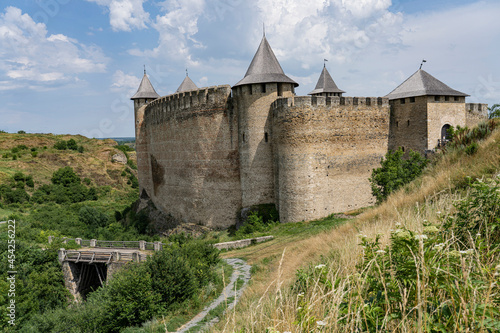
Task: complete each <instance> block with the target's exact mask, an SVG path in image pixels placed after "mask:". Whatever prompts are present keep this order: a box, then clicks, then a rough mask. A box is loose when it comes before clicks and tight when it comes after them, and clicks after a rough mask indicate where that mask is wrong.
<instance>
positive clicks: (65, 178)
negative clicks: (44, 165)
mask: <svg viewBox="0 0 500 333" xmlns="http://www.w3.org/2000/svg"><path fill="white" fill-rule="evenodd" d="M80 182H81V179H80V177H78V175H77V174H76V173H75V171H73V168H71V167H69V166H67V167H64V168H60V169H59V170H57V171H56V172H54V174H53V175H52V184H55V185H63V186H65V187H69V186H70V185H72V184H80Z"/></svg>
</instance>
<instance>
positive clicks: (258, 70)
mask: <svg viewBox="0 0 500 333" xmlns="http://www.w3.org/2000/svg"><path fill="white" fill-rule="evenodd" d="M268 82H283V83H293V84H294V85H295V87H297V86H298V85H299V84H298V83H297V82H295V81H294V80H292V79H290V78H289V77H288V76H286V75H285V73H284V72H283V69H282V68H281V65H280V63H279V62H278V59H276V56H275V55H274V52H273V50H272V49H271V46H270V45H269V43H268V42H267V39H266V36H264V37H262V41H261V42H260V45H259V48H258V49H257V52H256V53H255V55H254V57H253V59H252V62H251V63H250V66H249V67H248V70H247V72H246V74H245V77H244V78H243V79H242V80H241V81H240V82H238V83H236V84H235V85H234V87H237V86H241V85H244V84H254V83H268Z"/></svg>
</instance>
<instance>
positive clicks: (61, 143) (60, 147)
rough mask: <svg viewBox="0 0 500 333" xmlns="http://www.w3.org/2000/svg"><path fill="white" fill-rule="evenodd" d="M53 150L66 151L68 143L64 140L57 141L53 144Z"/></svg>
mask: <svg viewBox="0 0 500 333" xmlns="http://www.w3.org/2000/svg"><path fill="white" fill-rule="evenodd" d="M54 149H57V150H66V149H68V143H67V142H66V141H64V140H59V141H57V142H56V143H55V144H54Z"/></svg>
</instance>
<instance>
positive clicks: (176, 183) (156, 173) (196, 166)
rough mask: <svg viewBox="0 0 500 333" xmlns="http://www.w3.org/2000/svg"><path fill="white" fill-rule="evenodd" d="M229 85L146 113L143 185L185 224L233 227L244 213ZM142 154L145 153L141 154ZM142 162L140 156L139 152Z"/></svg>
mask: <svg viewBox="0 0 500 333" xmlns="http://www.w3.org/2000/svg"><path fill="white" fill-rule="evenodd" d="M230 96H231V87H230V86H229V85H224V86H216V87H209V88H202V89H198V90H193V91H188V92H181V93H176V94H173V95H169V96H164V97H161V98H159V99H157V100H155V101H153V102H151V103H149V104H148V105H147V106H146V108H145V111H144V121H143V124H142V126H141V130H142V131H143V133H144V141H145V142H144V145H143V146H142V147H141V151H142V152H143V154H147V155H148V156H145V157H146V161H147V162H146V164H148V165H142V166H140V167H139V172H140V175H139V180H141V179H144V182H141V184H140V185H141V188H142V187H143V188H144V189H145V190H146V192H147V194H148V195H149V197H150V198H151V199H152V201H153V203H154V204H155V205H156V206H157V207H158V208H160V209H161V210H162V211H163V212H165V213H167V214H171V215H172V216H173V217H174V218H176V219H178V220H179V222H190V223H200V224H203V225H207V226H210V227H214V228H218V227H220V228H223V227H228V226H230V225H233V224H234V223H235V221H236V216H237V212H238V209H239V208H240V207H241V188H240V174H239V165H238V130H237V129H238V122H237V117H236V115H235V114H234V112H233V107H232V105H231V100H230ZM138 150H139V149H138ZM138 157H139V151H138Z"/></svg>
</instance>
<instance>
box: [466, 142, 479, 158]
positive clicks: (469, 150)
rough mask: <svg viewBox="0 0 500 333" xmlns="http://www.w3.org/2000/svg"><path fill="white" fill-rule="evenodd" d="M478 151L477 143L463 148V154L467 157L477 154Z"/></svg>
mask: <svg viewBox="0 0 500 333" xmlns="http://www.w3.org/2000/svg"><path fill="white" fill-rule="evenodd" d="M478 149H479V145H478V144H477V142H473V143H471V144H470V145H468V146H467V147H466V148H465V153H466V154H467V155H469V156H470V155H474V154H475V153H477V151H478Z"/></svg>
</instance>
